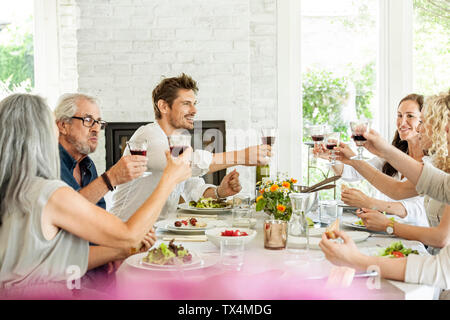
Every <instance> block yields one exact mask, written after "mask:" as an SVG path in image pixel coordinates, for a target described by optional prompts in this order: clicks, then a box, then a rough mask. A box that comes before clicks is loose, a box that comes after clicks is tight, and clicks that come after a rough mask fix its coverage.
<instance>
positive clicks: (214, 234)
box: [205, 227, 257, 248]
mask: <svg viewBox="0 0 450 320" xmlns="http://www.w3.org/2000/svg"><path fill="white" fill-rule="evenodd" d="M225 230H239V231H245V232H247V234H248V236H242V237H224V236H222V232H223V231H225ZM256 233H257V232H256V230H252V229H248V228H237V227H226V228H215V229H210V230H207V231H206V232H205V234H206V236H207V237H208V240H209V241H211V242H212V243H214V244H215V245H216V246H217V247H218V248H220V241H221V240H222V239H231V240H233V239H243V240H244V244H248V243H250V242H251V241H252V240H253V239H254V238H255V237H256Z"/></svg>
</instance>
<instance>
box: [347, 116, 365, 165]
mask: <svg viewBox="0 0 450 320" xmlns="http://www.w3.org/2000/svg"><path fill="white" fill-rule="evenodd" d="M369 126H370V124H369V121H368V120H366V119H361V120H357V121H351V122H350V128H351V130H352V139H353V140H354V141H355V143H356V145H357V146H358V155H357V156H354V157H352V158H351V159H352V160H365V159H367V158H365V157H364V156H363V151H364V149H363V146H364V143H365V142H366V140H367V139H366V138H365V137H364V133H366V132H368V131H369Z"/></svg>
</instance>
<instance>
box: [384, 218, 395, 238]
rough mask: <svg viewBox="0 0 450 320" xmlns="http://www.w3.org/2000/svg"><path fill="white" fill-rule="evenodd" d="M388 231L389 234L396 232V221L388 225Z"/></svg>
mask: <svg viewBox="0 0 450 320" xmlns="http://www.w3.org/2000/svg"><path fill="white" fill-rule="evenodd" d="M386 233H387V234H388V235H393V234H394V221H390V222H389V224H388V226H387V227H386Z"/></svg>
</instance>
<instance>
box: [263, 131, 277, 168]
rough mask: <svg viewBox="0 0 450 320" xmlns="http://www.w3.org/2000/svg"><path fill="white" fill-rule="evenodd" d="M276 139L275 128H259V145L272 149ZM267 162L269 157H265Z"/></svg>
mask: <svg viewBox="0 0 450 320" xmlns="http://www.w3.org/2000/svg"><path fill="white" fill-rule="evenodd" d="M276 138H277V129H275V128H261V143H262V144H263V145H268V146H270V147H271V149H272V147H273V145H274V144H275V140H276ZM266 160H267V162H269V161H270V158H269V157H266Z"/></svg>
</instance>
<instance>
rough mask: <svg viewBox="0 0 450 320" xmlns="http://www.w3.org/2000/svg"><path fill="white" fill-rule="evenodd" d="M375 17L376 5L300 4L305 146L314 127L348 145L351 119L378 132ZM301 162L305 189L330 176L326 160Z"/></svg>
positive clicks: (341, 1) (348, 1)
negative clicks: (363, 120) (326, 129)
mask: <svg viewBox="0 0 450 320" xmlns="http://www.w3.org/2000/svg"><path fill="white" fill-rule="evenodd" d="M378 12H379V4H378V0H360V1H352V0H337V1H336V0H302V2H301V66H302V110H303V128H304V130H303V141H305V142H306V141H311V137H310V136H309V134H308V131H307V128H308V126H310V125H314V124H328V125H329V126H331V128H332V130H333V131H336V132H341V139H342V140H343V141H345V142H346V143H351V142H350V139H349V137H350V135H351V133H350V132H349V128H348V124H349V122H350V121H351V120H353V119H357V118H362V117H364V118H367V119H370V120H371V122H372V124H373V126H374V127H375V128H376V129H377V130H378V128H377V123H378V121H377V120H378V119H375V117H376V116H377V114H378V113H377V112H374V109H375V108H376V101H377V99H376V98H377V93H378V91H377V70H378V68H377V61H378V59H377V55H378V51H379V48H378V44H379V41H378V40H379V29H378V25H379V22H378ZM309 147H310V146H309ZM309 147H308V146H307V145H305V146H304V149H303V151H302V154H304V155H307V154H308V148H309ZM309 151H311V150H309ZM303 161H304V164H303V168H304V170H303V175H304V177H303V181H306V182H308V181H309V184H313V183H316V182H319V181H321V180H323V179H324V178H325V177H327V176H330V175H334V173H333V171H331V170H330V167H329V166H328V165H327V164H326V161H325V160H321V159H319V160H317V161H314V160H313V159H312V158H311V156H310V158H309V161H308V157H303ZM322 196H323V197H324V198H331V197H334V196H335V194H334V191H329V192H322Z"/></svg>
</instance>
